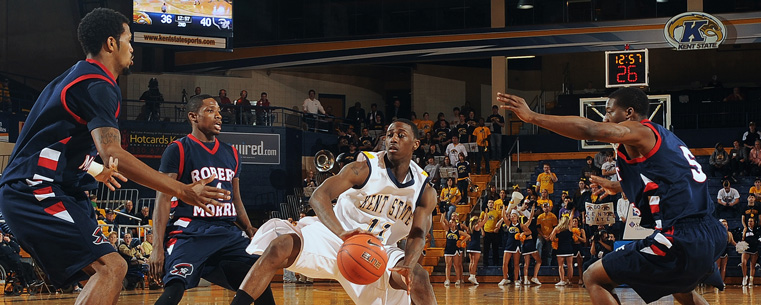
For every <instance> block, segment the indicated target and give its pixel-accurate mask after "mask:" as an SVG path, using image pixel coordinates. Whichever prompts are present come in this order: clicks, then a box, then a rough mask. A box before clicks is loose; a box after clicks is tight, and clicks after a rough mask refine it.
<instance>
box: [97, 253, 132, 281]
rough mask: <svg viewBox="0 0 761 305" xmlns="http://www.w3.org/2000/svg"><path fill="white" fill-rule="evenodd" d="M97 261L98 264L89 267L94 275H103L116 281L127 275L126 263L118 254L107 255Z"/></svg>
mask: <svg viewBox="0 0 761 305" xmlns="http://www.w3.org/2000/svg"><path fill="white" fill-rule="evenodd" d="M98 260H99V262H100V263H95V264H93V265H91V266H93V269H94V271H95V273H96V274H103V275H106V276H107V277H109V278H117V279H122V278H124V276H125V275H127V262H126V261H125V260H124V259H123V258H122V257H121V256H119V254H116V253H112V254H108V255H105V256H103V257H101V258H99V259H98Z"/></svg>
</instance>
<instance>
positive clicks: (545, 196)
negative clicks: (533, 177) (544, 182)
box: [536, 189, 553, 211]
mask: <svg viewBox="0 0 761 305" xmlns="http://www.w3.org/2000/svg"><path fill="white" fill-rule="evenodd" d="M536 202H537V203H538V204H539V206H542V205H543V204H547V205H549V206H550V211H552V208H553V204H552V199H550V193H549V191H547V189H543V190H541V191H539V199H537V200H536Z"/></svg>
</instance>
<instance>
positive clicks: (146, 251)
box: [140, 231, 153, 258]
mask: <svg viewBox="0 0 761 305" xmlns="http://www.w3.org/2000/svg"><path fill="white" fill-rule="evenodd" d="M152 251H153V232H151V231H147V232H145V241H143V243H141V244H140V254H142V255H143V257H145V258H148V257H150V256H151V252H152Z"/></svg>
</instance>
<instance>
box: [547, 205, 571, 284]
mask: <svg viewBox="0 0 761 305" xmlns="http://www.w3.org/2000/svg"><path fill="white" fill-rule="evenodd" d="M570 223H571V220H570V219H569V218H568V217H567V216H562V217H560V220H559V221H558V225H557V226H556V227H555V229H554V230H552V233H551V234H550V239H551V240H552V241H553V242H555V243H557V249H556V251H555V252H556V253H557V258H558V275H560V282H558V283H557V284H555V286H565V285H569V284H570V283H571V278H573V256H574V254H575V250H574V248H573V233H571V226H570ZM563 264H565V265H566V266H567V267H566V268H567V269H566V270H563Z"/></svg>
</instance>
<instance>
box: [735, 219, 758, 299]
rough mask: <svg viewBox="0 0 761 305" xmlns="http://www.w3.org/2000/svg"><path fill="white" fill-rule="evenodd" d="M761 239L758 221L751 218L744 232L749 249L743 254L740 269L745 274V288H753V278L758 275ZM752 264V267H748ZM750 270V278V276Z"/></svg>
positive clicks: (744, 238) (743, 236)
mask: <svg viewBox="0 0 761 305" xmlns="http://www.w3.org/2000/svg"><path fill="white" fill-rule="evenodd" d="M759 237H761V227H759V226H758V223H757V222H756V219H755V218H753V217H749V218H748V219H747V223H746V224H745V228H744V229H743V232H742V240H743V241H744V242H746V243H748V248H747V249H745V251H743V253H742V257H741V262H740V268H741V269H742V272H743V282H742V285H743V286H753V276H755V275H756V267H755V266H756V261H757V260H758V244H759V241H758V239H759ZM748 262H750V266H748ZM748 269H750V276H748Z"/></svg>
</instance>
